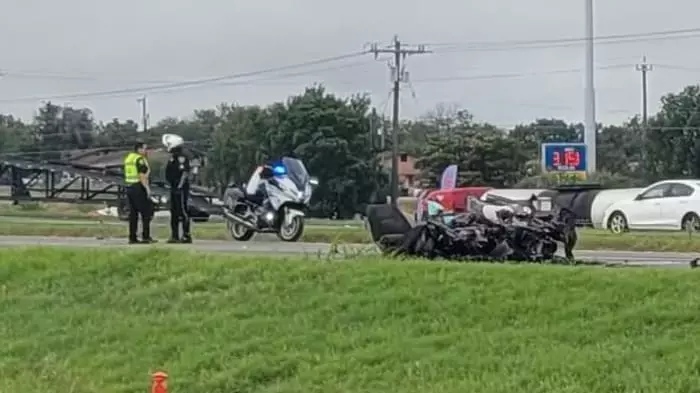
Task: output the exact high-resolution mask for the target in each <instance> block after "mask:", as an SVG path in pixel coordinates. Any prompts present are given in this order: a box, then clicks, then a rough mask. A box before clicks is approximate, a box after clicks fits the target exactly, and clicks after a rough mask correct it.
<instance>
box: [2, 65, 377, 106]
mask: <svg viewBox="0 0 700 393" xmlns="http://www.w3.org/2000/svg"><path fill="white" fill-rule="evenodd" d="M371 63H372V62H370V61H367V60H365V61H360V62H351V63H347V64H341V65H337V66H332V67H324V68H317V69H312V70H304V71H297V72H288V73H282V74H276V75H271V76H268V77H264V78H257V79H253V80H242V81H230V82H222V83H217V84H216V86H218V87H228V86H245V85H255V84H258V83H260V82H264V81H274V80H279V79H286V78H293V77H297V76H305V75H310V74H315V73H319V72H326V71H337V70H341V69H348V68H354V67H358V66H363V65H368V64H371ZM210 87H212V85H211V84H202V85H196V86H188V87H187V88H188V89H196V88H210ZM178 91H179V90H178V89H170V90H162V91H154V92H151V94H169V93H175V92H178ZM104 93H105V92H98V93H79V94H78V95H70V94H63V95H55V96H51V97H49V96H32V97H20V98H6V99H0V102H2V103H17V102H36V101H52V100H72V99H76V98H85V97H88V98H89V97H100V98H113V97H124V96H132V95H133V93H132V92H122V91H119V92H112V93H111V94H104ZM88 94H92V95H90V96H88Z"/></svg>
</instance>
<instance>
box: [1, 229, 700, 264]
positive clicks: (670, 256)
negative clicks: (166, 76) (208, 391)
mask: <svg viewBox="0 0 700 393" xmlns="http://www.w3.org/2000/svg"><path fill="white" fill-rule="evenodd" d="M37 245H41V246H60V247H87V248H102V247H129V248H132V249H133V248H134V247H150V246H147V245H144V246H141V245H136V246H133V245H132V246H129V245H127V244H126V241H125V240H124V239H103V240H100V239H90V238H66V237H53V238H52V237H40V236H2V237H0V247H22V246H37ZM153 247H168V248H175V249H177V248H186V249H188V250H196V251H204V252H221V253H254V254H273V255H274V254H276V255H279V256H284V255H304V254H306V255H310V256H313V255H318V254H322V253H327V252H328V251H329V250H330V245H329V244H324V243H284V242H279V241H278V242H262V241H249V242H235V241H215V240H199V241H195V243H194V244H190V245H177V244H176V245H169V244H164V243H159V244H156V245H153ZM338 250H339V251H340V253H341V254H343V253H344V252H348V253H350V254H352V253H353V252H363V253H374V252H376V249H375V248H374V247H373V246H371V245H367V244H347V245H340V246H338ZM575 254H576V257H577V259H580V260H587V261H592V260H593V261H605V262H608V263H615V264H627V265H634V266H657V267H686V268H687V267H688V263H689V262H690V261H691V260H692V259H694V258H697V257H698V256H700V255H698V254H694V253H677V252H636V251H587V250H578V251H576V252H575Z"/></svg>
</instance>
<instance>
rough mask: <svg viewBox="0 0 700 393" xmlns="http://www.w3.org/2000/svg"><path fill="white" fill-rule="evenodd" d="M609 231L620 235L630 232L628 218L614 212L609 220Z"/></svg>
mask: <svg viewBox="0 0 700 393" xmlns="http://www.w3.org/2000/svg"><path fill="white" fill-rule="evenodd" d="M608 229H610V232H612V233H614V234H618V235H619V234H622V233H624V232H627V231H629V227H628V226H627V217H625V215H624V214H622V212H618V211H616V212H614V213H613V214H611V215H610V218H608Z"/></svg>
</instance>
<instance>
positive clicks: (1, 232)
mask: <svg viewBox="0 0 700 393" xmlns="http://www.w3.org/2000/svg"><path fill="white" fill-rule="evenodd" d="M126 225H127V224H126V223H123V224H122V225H113V224H104V225H98V224H94V223H90V224H76V223H65V224H59V223H41V222H33V223H21V222H7V221H6V222H2V223H0V236H63V237H66V236H67V237H126V231H127V228H126ZM193 228H194V229H193V235H194V237H195V239H207V240H231V238H230V236H229V234H228V232H227V230H226V226H225V224H223V223H195V224H193ZM169 231H170V229H169V227H168V226H163V225H160V226H154V227H153V232H154V236H156V237H157V238H160V239H166V238H167V237H169V233H170V232H169ZM301 241H303V242H311V243H336V244H348V243H370V242H371V239H370V237H369V233H368V232H367V231H365V230H364V228H362V227H343V226H339V227H337V228H328V227H325V228H323V227H314V226H311V225H309V226H307V227H306V229H305V231H304V235H303V236H302V238H301ZM577 248H578V249H580V250H625V251H676V252H700V234H694V235H692V236H689V235H688V233H686V232H680V231H678V232H632V233H625V234H622V235H614V234H611V233H610V232H608V231H602V230H592V229H580V230H579V243H578V246H577Z"/></svg>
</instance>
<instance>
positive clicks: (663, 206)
mask: <svg viewBox="0 0 700 393" xmlns="http://www.w3.org/2000/svg"><path fill="white" fill-rule="evenodd" d="M603 223H605V227H606V228H608V229H610V231H611V232H613V233H622V232H625V231H627V230H630V229H636V230H645V229H655V230H679V229H684V230H697V229H700V180H664V181H660V182H658V183H654V184H652V185H650V186H649V187H647V188H645V189H644V190H643V191H642V192H640V193H639V194H638V195H637V196H636V197H634V198H630V199H625V200H621V201H617V202H615V203H613V204H612V205H610V207H608V208H607V209H606V211H605V214H604V219H603Z"/></svg>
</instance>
